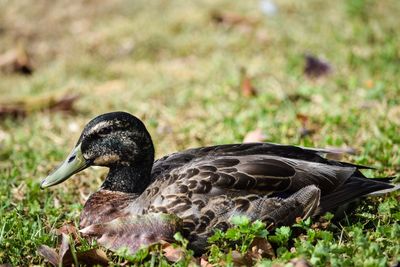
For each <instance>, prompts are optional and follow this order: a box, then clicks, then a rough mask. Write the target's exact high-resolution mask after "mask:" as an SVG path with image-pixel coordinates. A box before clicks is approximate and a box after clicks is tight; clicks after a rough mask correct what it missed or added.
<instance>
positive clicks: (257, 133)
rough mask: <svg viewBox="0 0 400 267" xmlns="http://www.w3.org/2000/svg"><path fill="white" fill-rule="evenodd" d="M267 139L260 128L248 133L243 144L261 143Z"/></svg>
mask: <svg viewBox="0 0 400 267" xmlns="http://www.w3.org/2000/svg"><path fill="white" fill-rule="evenodd" d="M266 138H267V137H266V136H265V134H264V133H263V131H262V130H261V129H260V128H257V129H255V130H254V131H251V132H248V133H247V134H246V136H245V137H244V139H243V143H259V142H263V141H265V139H266Z"/></svg>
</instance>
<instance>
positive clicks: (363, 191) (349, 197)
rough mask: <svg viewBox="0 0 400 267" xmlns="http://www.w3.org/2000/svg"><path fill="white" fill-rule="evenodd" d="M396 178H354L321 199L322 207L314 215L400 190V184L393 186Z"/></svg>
mask: <svg viewBox="0 0 400 267" xmlns="http://www.w3.org/2000/svg"><path fill="white" fill-rule="evenodd" d="M393 178H394V177H385V178H364V177H356V176H353V177H351V178H350V179H348V180H347V181H346V182H345V183H344V184H343V185H342V186H341V187H340V188H339V189H337V190H336V191H334V192H332V193H331V194H328V195H325V196H323V197H321V201H320V205H319V207H318V208H317V209H316V211H315V212H314V215H321V214H324V213H325V212H328V211H329V212H332V211H335V210H337V208H339V207H340V206H343V205H345V204H347V203H350V202H353V201H355V200H357V199H358V198H360V197H363V196H376V195H382V194H386V193H390V192H393V191H397V190H399V189H400V184H397V185H396V184H392V183H391V181H392V180H393Z"/></svg>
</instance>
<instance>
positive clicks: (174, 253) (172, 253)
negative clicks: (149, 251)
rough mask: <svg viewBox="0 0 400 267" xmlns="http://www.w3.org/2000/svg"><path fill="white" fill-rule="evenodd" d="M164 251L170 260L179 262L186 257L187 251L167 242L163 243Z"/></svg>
mask: <svg viewBox="0 0 400 267" xmlns="http://www.w3.org/2000/svg"><path fill="white" fill-rule="evenodd" d="M162 251H163V252H164V256H165V257H166V258H167V259H168V260H169V261H170V262H177V261H180V260H181V259H183V258H184V257H185V253H184V251H183V250H182V248H180V247H174V246H173V245H171V244H170V243H167V242H166V243H165V245H163V249H162Z"/></svg>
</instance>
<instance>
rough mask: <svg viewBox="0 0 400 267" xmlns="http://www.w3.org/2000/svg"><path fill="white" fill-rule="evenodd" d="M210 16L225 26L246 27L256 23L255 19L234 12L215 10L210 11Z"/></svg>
mask: <svg viewBox="0 0 400 267" xmlns="http://www.w3.org/2000/svg"><path fill="white" fill-rule="evenodd" d="M210 16H211V20H212V21H213V22H214V23H217V24H223V25H226V26H245V27H247V28H253V27H254V26H256V25H257V24H258V20H257V19H255V18H250V17H246V16H243V15H241V14H238V13H234V12H227V11H218V10H215V11H213V12H211V15H210Z"/></svg>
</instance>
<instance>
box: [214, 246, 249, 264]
mask: <svg viewBox="0 0 400 267" xmlns="http://www.w3.org/2000/svg"><path fill="white" fill-rule="evenodd" d="M231 256H232V261H233V264H234V265H235V266H253V259H252V258H251V256H249V254H248V253H246V254H245V255H242V254H241V253H240V252H239V251H236V250H233V251H232V254H231ZM221 265H222V266H223V265H224V264H222V263H221Z"/></svg>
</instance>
